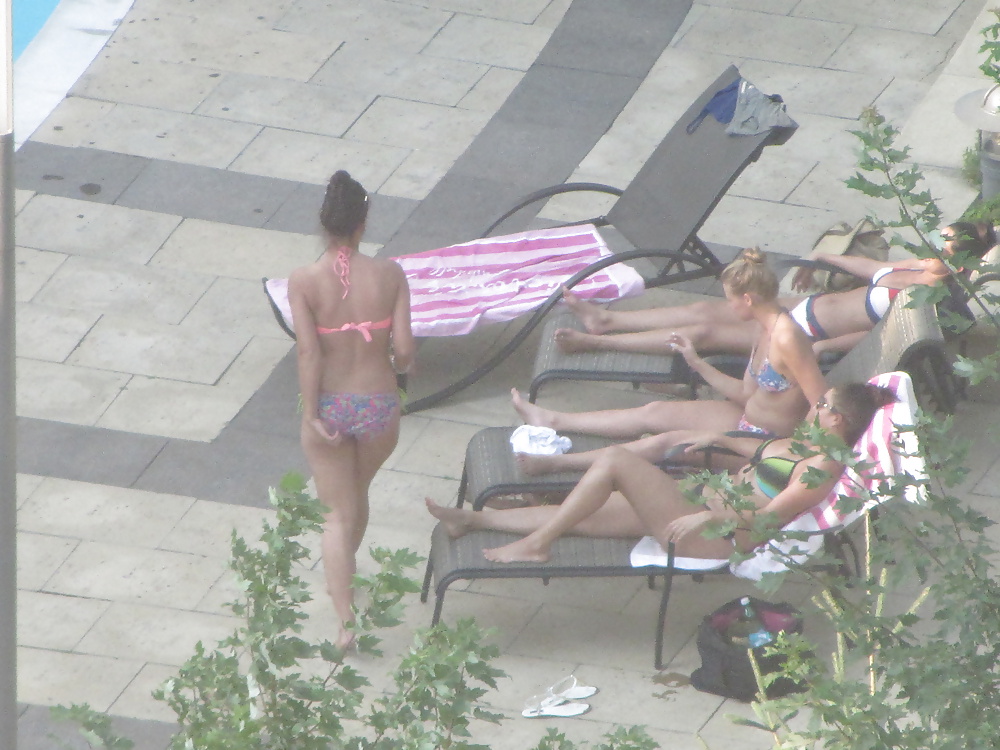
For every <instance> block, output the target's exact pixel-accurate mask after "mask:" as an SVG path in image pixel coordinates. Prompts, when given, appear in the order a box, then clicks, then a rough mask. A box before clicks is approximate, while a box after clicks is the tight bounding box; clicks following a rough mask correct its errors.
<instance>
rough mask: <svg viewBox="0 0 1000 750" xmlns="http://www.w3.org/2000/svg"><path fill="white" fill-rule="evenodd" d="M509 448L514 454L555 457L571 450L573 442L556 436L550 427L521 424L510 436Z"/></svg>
mask: <svg viewBox="0 0 1000 750" xmlns="http://www.w3.org/2000/svg"><path fill="white" fill-rule="evenodd" d="M510 447H511V449H512V450H513V451H514V453H531V454H533V455H536V456H555V455H558V454H560V453H565V452H566V451H568V450H569V449H570V448H572V447H573V441H572V440H570V439H569V438H568V437H563V436H562V435H558V434H556V431H555V430H553V429H552V428H551V427H535V426H534V425H530V424H523V425H521V426H520V427H518V428H517V429H516V430H514V431H513V432H512V433H511V434H510Z"/></svg>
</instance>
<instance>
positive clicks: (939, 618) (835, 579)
mask: <svg viewBox="0 0 1000 750" xmlns="http://www.w3.org/2000/svg"><path fill="white" fill-rule="evenodd" d="M861 125H862V127H861V129H859V130H858V131H857V132H855V135H856V136H857V137H858V138H859V139H860V140H861V143H862V148H863V153H862V156H861V158H860V161H859V171H858V173H857V174H856V175H855V176H854V177H852V178H851V179H850V180H849V181H848V184H849V185H850V186H851V187H853V188H856V189H859V190H861V191H862V192H864V193H865V194H866V195H869V196H872V197H879V198H886V199H889V200H892V201H893V202H894V203H895V206H896V209H897V212H898V217H897V218H895V219H894V220H893V221H890V222H886V225H888V226H892V227H897V228H899V229H901V230H903V231H904V232H906V233H907V235H908V238H906V239H904V238H903V237H902V236H901V235H899V234H897V235H896V237H895V238H894V240H895V244H897V245H901V246H904V247H906V248H907V249H908V250H910V251H911V252H913V253H914V254H916V255H919V256H921V257H926V256H928V255H938V251H937V249H936V248H935V247H934V245H933V243H932V242H931V241H930V239H929V238H930V234H931V232H932V231H933V230H934V228H936V226H937V224H938V223H939V220H940V213H939V211H938V210H937V208H936V206H935V205H934V202H933V199H932V198H931V196H930V194H929V192H927V191H926V190H923V189H921V188H920V187H919V183H920V181H921V179H922V175H921V174H920V171H919V168H917V167H916V166H915V165H911V164H906V163H905V160H906V157H907V151H906V149H897V148H896V147H895V146H894V140H895V137H896V134H897V133H896V131H895V129H894V128H892V127H891V126H890V125H888V124H887V123H885V121H884V119H883V118H882V117H881V116H880V115H878V113H877V112H876V111H874V110H868V111H866V112H865V113H864V114H863V115H862V118H861ZM914 238H916V239H914ZM960 260H962V261H963V262H964V261H965V259H960ZM966 289H967V291H968V293H969V295H970V297H971V298H972V299H973V300H974V301H976V302H978V303H979V304H983V303H984V300H982V299H979V297H981V296H988V295H984V294H982V291H981V289H977V288H976V287H975V286H973V285H969V286H967V287H966ZM931 291H933V290H931ZM925 300H926V301H931V302H933V301H934V296H933V294H931V293H928V294H927V295H926V298H925ZM986 301H988V302H991V303H995V301H996V300H992V299H988V300H986ZM994 323H995V321H994ZM997 364H998V363H997V360H996V358H995V357H992V356H991V357H986V358H985V359H983V360H973V359H970V358H959V359H958V361H957V362H956V369H957V371H958V372H959V374H961V375H964V376H968V377H980V378H986V377H993V378H996V376H997V372H998V367H997ZM912 429H913V430H914V431H915V432H916V434H917V436H918V438H919V443H920V455H921V457H922V458H923V459H924V462H925V465H926V468H927V475H926V477H906V476H904V477H897V478H896V479H897V480H902V481H898V482H897V483H896V485H895V486H894V487H893V488H892V489H890V488H889V486H888V485H887V484H886V485H882V487H881V489H880V490H879V493H878V497H877V498H873V497H872V495H871V494H870V493H869V492H867V491H866V490H864V489H863V488H857V489H858V494H859V498H858V500H857V501H855V502H866V501H868V500H878V501H879V502H880V503H881V505H880V507H881V508H883V510H882V512H880V513H879V514H878V516H877V520H876V519H874V518H873V517H872V516H870V515H869V516H868V517H866V519H865V524H864V529H863V539H862V540H861V543H862V545H863V555H862V561H863V572H862V575H861V576H860V578H859V579H857V580H854V579H851V580H847V579H844V578H842V577H839V576H831V575H828V574H827V573H826V572H824V571H823V570H822V569H816V568H813V567H800V566H798V565H797V564H796V563H795V561H793V560H789V561H788V562H789V567H790V568H791V569H792V570H794V571H796V572H797V573H798V574H800V575H803V576H806V577H808V578H811V579H812V580H813V582H814V585H816V587H817V590H818V592H819V593H818V594H817V595H816V596H815V597H814V599H813V604H814V606H815V609H816V610H817V611H818V612H819V613H820V614H821V615H822V616H823V617H825V618H826V620H827V621H828V623H829V625H830V627H831V629H832V631H833V633H834V634H835V635H834V638H833V644H832V646H831V647H828V648H827V650H828V651H830V653H829V655H828V656H826V655H824V654H823V650H822V649H821V648H820V646H818V645H817V644H814V643H810V642H809V641H808V640H807V639H805V638H803V637H801V636H792V637H787V638H781V639H779V640H778V642H777V643H776V645H775V646H774V647H773V648H774V650H776V651H779V652H781V653H783V654H784V655H785V656H786V658H787V661H786V665H785V667H784V668H783V669H782V671H781V672H780V673H779V674H780V675H783V676H787V677H791V678H792V679H796V680H799V681H803V682H805V683H806V684H808V686H809V689H808V690H807V691H806V692H805V693H801V694H793V695H789V696H786V697H783V698H780V699H777V700H773V701H768V700H765V699H764V697H763V693H761V694H760V697H761V700H760V701H759V702H757V703H755V704H754V711H755V718H753V719H746V718H734V721H736V722H737V723H739V724H743V725H746V726H751V727H755V728H758V729H761V730H764V731H768V732H770V733H771V734H772V736H773V742H774V746H775V747H778V748H802V747H814V746H815V747H824V748H830V749H832V750H840V749H842V750H860V749H863V748H864V749H867V748H913V749H914V750H916V749H918V748H919V749H921V750H923V749H925V748H947V749H949V750H950V749H951V748H956V749H957V748H963V749H964V748H994V747H998V746H1000V740H998V739H997V738H998V737H1000V668H998V658H1000V638H998V637H997V632H998V628H1000V581H998V579H997V577H996V573H995V569H994V567H993V561H994V560H996V559H997V554H998V549H997V548H996V546H995V545H994V544H993V543H992V541H991V539H990V536H989V534H988V529H989V527H990V526H991V525H992V521H990V520H989V519H988V518H986V517H985V516H984V515H982V514H981V513H979V512H977V511H975V510H973V509H971V508H970V507H968V505H967V504H966V503H965V502H964V501H962V500H961V499H960V498H959V497H958V496H957V494H956V488H957V487H959V486H960V485H961V483H962V482H963V481H965V480H966V479H967V475H968V472H967V470H966V469H965V468H964V459H965V457H966V455H967V446H965V445H962V444H959V443H957V442H956V440H955V438H954V432H953V431H954V424H953V421H952V418H950V417H949V418H946V419H941V418H939V417H933V418H931V417H924V416H921V417H920V418H919V420H918V424H917V425H915V426H914V427H913V428H912ZM809 437H810V440H811V441H813V442H815V443H816V444H818V445H820V447H821V450H822V451H823V452H825V453H828V454H830V455H834V456H838V457H842V458H843V460H845V463H847V464H851V463H856V460H855V459H853V458H852V457H850V456H846V455H843V454H842V453H838V451H841V452H842V451H843V448H842V446H837V445H835V444H833V443H830V442H829V441H827V442H824V441H823V437H822V436H821V435H818V434H815V433H810V435H809ZM908 486H917V487H919V488H920V490H921V495H922V502H920V503H910V502H906V501H905V500H904V499H903V498H902V495H903V493H904V492H905V489H906V488H907V487H908ZM737 501H738V498H737ZM842 501H843V500H842ZM771 536H773V537H775V538H778V539H781V538H784V537H787V535H785V534H782V533H781V532H777V533H772V534H771ZM828 562H834V561H828ZM783 575H787V574H783ZM770 578H771V580H767V578H765V583H764V585H765V587H768V588H774V586H775V585H776V584H777V583H779V582H780V578H781V576H771V577H770ZM831 648H832V651H831ZM813 654H815V655H813ZM775 677H776V676H775V675H770V676H768V675H764V676H759V682H760V683H762V684H763V683H764V682H766V681H768V680H770V679H775Z"/></svg>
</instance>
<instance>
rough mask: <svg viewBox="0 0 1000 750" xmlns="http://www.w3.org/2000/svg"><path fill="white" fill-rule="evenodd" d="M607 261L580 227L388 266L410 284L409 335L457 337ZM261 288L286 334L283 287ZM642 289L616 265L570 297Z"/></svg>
mask: <svg viewBox="0 0 1000 750" xmlns="http://www.w3.org/2000/svg"><path fill="white" fill-rule="evenodd" d="M610 254H611V251H610V250H609V249H608V246H607V244H605V242H604V239H603V238H602V237H601V235H600V234H599V233H598V231H597V228H596V227H595V226H594V225H593V224H582V225H578V226H572V227H557V228H554V229H540V230H534V231H529V232H520V233H518V234H508V235H504V236H501V237H487V238H485V239H481V240H473V241H472V242H465V243H463V244H461V245H451V246H450V247H443V248H439V249H437V250H428V251H426V252H422V253H414V254H412V255H402V256H400V257H398V258H394V260H395V261H396V262H397V263H399V265H400V266H402V268H403V272H404V273H405V274H406V278H407V280H408V281H409V284H410V307H411V310H412V325H413V333H414V335H416V336H459V335H462V334H466V333H469V332H470V331H471V330H472V329H473V328H475V327H476V326H477V325H478V324H479V323H480V322H493V323H496V322H504V321H508V320H513V319H514V318H516V317H517V316H519V315H522V314H523V313H526V312H529V311H531V310H534V309H535V308H536V307H538V306H539V305H541V304H542V303H543V302H544V301H545V300H546V299H547V298H548V297H549V295H551V294H552V293H553V292H554V291H556V290H557V289H559V287H560V286H561V285H562V284H564V283H565V282H566V281H567V280H568V279H569V278H570V277H571V276H572V275H573V274H575V273H576V272H577V271H580V270H582V269H584V268H586V267H587V266H589V265H590V264H591V263H594V262H595V261H597V260H600V259H601V258H604V257H607V256H608V255H610ZM266 287H267V294H268V296H269V297H270V298H271V300H272V302H273V304H274V306H275V307H276V308H277V309H278V310H279V311H280V312H281V314H282V316H283V317H284V319H285V322H286V324H288V327H289V328H293V326H292V324H291V321H292V315H291V310H290V309H289V307H288V282H287V280H285V279H269V280H268V281H267V282H266ZM643 289H644V285H643V281H642V277H641V276H639V274H638V273H637V272H636V271H635V270H634V269H632V268H631V267H629V266H627V265H624V264H622V263H617V264H615V265H613V266H609V267H608V268H605V269H604V270H603V271H599V272H598V273H595V274H593V275H592V276H589V277H588V278H586V279H584V280H583V281H581V282H580V283H579V284H577V285H576V286H575V287H574V288H573V291H574V292H575V293H576V294H577V295H578V296H580V297H583V298H584V299H589V300H591V301H594V302H611V301H613V300H616V299H619V298H620V297H631V296H634V295H637V294H641V293H642V291H643Z"/></svg>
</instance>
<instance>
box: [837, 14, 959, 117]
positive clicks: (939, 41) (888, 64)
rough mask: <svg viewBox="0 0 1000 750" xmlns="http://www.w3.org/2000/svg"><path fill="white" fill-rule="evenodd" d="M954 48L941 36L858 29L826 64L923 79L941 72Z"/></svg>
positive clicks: (840, 68) (863, 72)
mask: <svg viewBox="0 0 1000 750" xmlns="http://www.w3.org/2000/svg"><path fill="white" fill-rule="evenodd" d="M952 47H953V42H952V41H951V40H950V39H943V38H940V37H937V36H928V35H927V34H921V33H918V32H913V31H898V30H894V29H884V28H882V29H875V28H871V27H868V26H857V27H855V29H854V30H853V31H852V32H851V34H850V36H848V37H847V39H845V40H844V43H843V44H841V45H840V46H839V47H838V48H837V51H836V52H834V53H833V54H832V55H831V56H830V59H829V60H827V61H826V67H828V68H834V69H837V70H850V71H854V72H856V73H860V74H862V75H867V74H870V73H871V72H872V71H873V70H877V71H879V73H880V75H879V76H878V77H879V78H881V77H882V76H897V77H903V78H912V79H921V78H924V77H925V76H928V75H932V74H933V73H934V72H935V71H937V70H938V69H940V67H941V65H942V63H944V62H945V60H946V59H947V57H948V54H949V52H951V50H952ZM886 49H891V50H892V51H893V54H892V55H886V54H885V50H886ZM918 101H919V99H918Z"/></svg>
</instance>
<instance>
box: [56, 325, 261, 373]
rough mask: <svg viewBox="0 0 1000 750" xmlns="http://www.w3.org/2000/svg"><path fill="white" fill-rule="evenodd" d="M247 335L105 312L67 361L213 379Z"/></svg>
mask: <svg viewBox="0 0 1000 750" xmlns="http://www.w3.org/2000/svg"><path fill="white" fill-rule="evenodd" d="M247 341H248V339H247V337H245V336H236V335H233V334H229V333H227V332H223V331H206V330H195V329H193V328H182V327H181V326H170V325H164V324H162V323H155V322H146V321H144V320H140V319H127V318H124V317H111V316H105V317H103V318H101V320H99V321H98V322H97V325H95V326H94V328H93V329H92V330H91V331H90V333H89V334H88V335H87V337H86V338H85V339H84V340H83V342H82V343H81V344H80V346H79V347H77V349H76V351H75V352H73V354H72V355H71V356H70V357H69V360H68V363H69V364H72V365H77V366H79V367H81V368H90V369H92V370H95V371H99V370H110V371H114V372H127V373H132V374H135V375H148V376H150V377H155V378H167V379H170V380H180V381H184V382H190V383H203V384H206V385H211V384H213V383H215V382H217V381H218V380H219V378H220V377H222V374H223V373H224V372H225V371H226V370H227V369H228V367H229V366H230V364H232V362H233V360H234V359H235V358H236V357H237V356H238V355H239V353H240V352H241V351H242V350H243V348H244V347H245V346H246V344H247Z"/></svg>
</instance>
